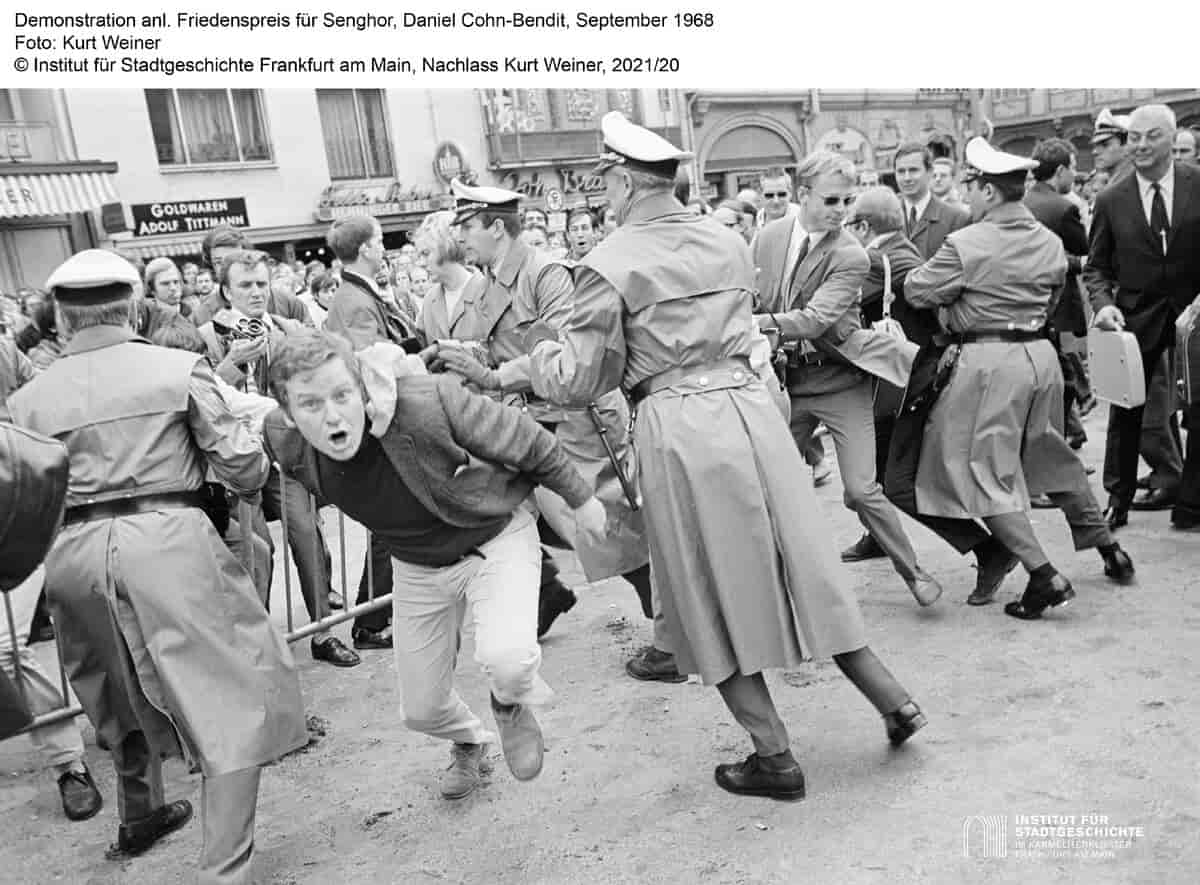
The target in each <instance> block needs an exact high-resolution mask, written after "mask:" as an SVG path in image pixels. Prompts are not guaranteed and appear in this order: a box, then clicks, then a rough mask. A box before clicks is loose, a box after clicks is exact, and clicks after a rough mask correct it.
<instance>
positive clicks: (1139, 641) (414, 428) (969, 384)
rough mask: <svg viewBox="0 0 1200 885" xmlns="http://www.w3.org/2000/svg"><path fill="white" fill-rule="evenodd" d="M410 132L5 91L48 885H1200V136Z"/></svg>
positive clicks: (12, 629) (8, 471)
mask: <svg viewBox="0 0 1200 885" xmlns="http://www.w3.org/2000/svg"><path fill="white" fill-rule="evenodd" d="M672 14H674V13H672ZM693 14H699V11H694V12H693V13H688V15H693ZM6 15H7V13H6ZM571 16H574V13H573V12H572V13H571ZM643 17H647V16H643ZM676 17H677V18H679V16H676ZM709 18H710V19H711V18H712V17H711V15H710V16H709ZM664 20H665V21H666V24H664V25H663V27H667V26H670V25H671V22H670V21H669V20H667V19H666V18H665V19H664ZM569 21H570V19H568V16H567V14H565V13H564V14H563V15H562V27H563V28H566V27H567V26H568V23H569ZM549 24H550V25H553V26H554V27H557V26H558V19H557V18H556V19H555V20H554V22H553V23H549ZM509 25H510V26H514V27H519V25H512V23H511V22H509ZM547 25H548V23H545V22H543V23H541V25H540V26H547ZM677 25H678V27H680V28H683V27H692V26H696V27H701V26H703V21H692V22H690V23H689V22H685V21H684V20H683V19H682V18H680V19H679V22H678V23H677ZM710 25H711V22H710ZM376 26H379V23H378V22H376V23H374V24H373V25H372V27H376ZM454 26H456V27H470V26H469V25H463V23H462V22H461V21H460V20H456V21H455V25H454ZM579 26H580V25H576V27H579ZM388 27H390V26H388ZM29 39H30V40H32V39H33V38H29ZM46 39H52V38H49V37H47V38H46ZM262 39H264V40H269V39H274V38H262ZM17 48H18V51H25V50H24V49H22V46H21V45H20V44H18V46H17ZM63 48H64V49H67V50H69V49H71V46H66V47H63ZM960 48H961V47H960ZM43 49H45V51H47V52H48V51H50V50H49V47H43ZM735 49H736V51H738V52H743V51H746V48H745V47H735ZM265 51H266V50H264V52H265ZM272 51H276V52H278V51H281V50H279V49H278V48H277V47H276V48H274V49H272ZM26 55H29V56H30V57H38V56H37V47H36V46H35V45H34V44H33V43H32V42H31V43H29V44H28V52H26ZM22 58H24V56H22V57H21V58H18V59H17V61H18V62H19V61H21V60H22ZM646 61H647V62H648V63H651V64H650V68H648V69H647V72H648V73H651V72H653V71H652V70H651V69H652V68H655V67H657V60H655V59H646ZM17 69H18V70H20V68H17ZM493 76H503V75H502V74H493ZM362 79H363V81H364V82H365V83H370V82H371V79H372V78H370V77H364V78H362ZM375 79H376V80H377V81H379V80H382V79H383V78H380V77H376V78H375ZM546 79H547V80H548V81H550V80H552V79H553V78H552V77H550V76H547V77H546ZM697 79H702V78H699V77H697ZM880 79H881V80H884V81H886V78H885V77H882V76H881V77H880ZM339 82H341V81H339ZM400 82H402V81H401V80H399V78H398V77H392V78H389V79H388V84H389V86H388V88H373V89H372V88H307V87H306V88H300V87H295V86H289V85H286V81H285V80H281V84H283V85H280V86H279V87H274V86H267V87H263V88H233V86H232V85H231V86H229V88H212V87H208V86H203V87H200V86H196V87H192V86H186V87H185V86H183V85H182V83H181V84H180V85H176V82H175V81H174V80H172V79H171V78H169V77H166V76H163V77H162V79H161V80H151V79H148V80H147V88H126V87H121V88H116V87H113V86H110V85H104V84H103V83H100V82H97V83H87V82H86V78H85V77H80V78H79V80H78V85H77V86H76V85H68V86H66V87H63V88H13V89H0V306H2V315H0V332H2V334H0V590H2V591H3V593H2V594H0V595H2V598H3V604H4V612H3V615H0V663H2V665H3V671H2V672H0V827H2V828H3V831H4V833H5V839H4V847H3V848H0V870H3V873H0V879H3V880H5V881H12V882H23V883H43V882H46V883H49V882H71V883H75V882H80V883H82V882H88V883H96V885H116V883H122V885H123V883H129V885H174V883H190V882H196V881H199V882H201V883H205V885H218V883H219V885H241V883H250V882H262V883H276V885H307V883H314V885H315V883H328V882H335V883H398V885H422V883H431V885H433V883H489V885H492V883H494V885H526V883H539V885H593V883H605V885H607V883H630V885H678V883H687V885H691V883H696V885H708V883H712V885H750V883H754V885H758V883H762V885H791V883H801V882H805V883H837V885H867V883H876V882H883V881H887V882H894V883H922V885H925V883H956V885H957V883H966V882H970V883H976V882H979V883H1015V882H1021V883H1028V882H1034V883H1042V882H1046V883H1049V882H1087V883H1130V882H1155V883H1184V882H1191V881H1194V879H1195V869H1196V865H1197V863H1198V862H1200V856H1198V854H1197V840H1196V838H1195V832H1196V821H1197V815H1198V814H1200V809H1198V807H1197V746H1196V739H1195V731H1194V728H1195V727H1197V726H1200V714H1197V712H1196V707H1195V704H1194V700H1195V696H1196V692H1195V684H1196V679H1197V677H1198V676H1200V673H1198V669H1197V659H1196V636H1197V627H1200V599H1198V598H1197V591H1198V590H1200V578H1198V577H1197V575H1198V574H1200V437H1193V436H1192V435H1191V433H1190V430H1191V429H1196V428H1197V427H1200V332H1198V331H1197V327H1198V325H1200V158H1198V151H1197V148H1198V141H1200V90H1193V89H1153V88H1145V89H1134V88H1112V89H1093V88H1021V89H1000V88H996V89H988V88H973V89H954V88H936V89H920V88H914V89H896V88H879V89H822V88H803V89H778V88H775V89H761V90H752V89H750V90H748V89H741V90H735V89H727V90H694V89H685V88H676V87H669V88H659V87H658V86H657V85H655V84H654V83H653V81H652V78H650V77H647V84H648V85H646V86H645V87H641V88H628V87H626V88H501V87H498V86H495V85H490V86H488V87H487V88H400V87H398V86H392V85H390V84H392V83H400ZM494 82H495V81H494V80H490V81H489V83H492V84H494ZM514 82H515V80H514ZM525 82H527V80H526V81H525ZM597 82H598V83H599V84H600V85H603V82H604V81H603V80H598V81H597ZM243 85H245V84H243ZM1189 870H1191V872H1189Z"/></svg>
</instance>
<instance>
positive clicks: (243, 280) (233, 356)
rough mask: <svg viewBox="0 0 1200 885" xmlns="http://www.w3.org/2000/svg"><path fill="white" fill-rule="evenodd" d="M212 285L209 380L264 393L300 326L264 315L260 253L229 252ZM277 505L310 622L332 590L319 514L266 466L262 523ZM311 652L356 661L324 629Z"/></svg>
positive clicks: (204, 332)
mask: <svg viewBox="0 0 1200 885" xmlns="http://www.w3.org/2000/svg"><path fill="white" fill-rule="evenodd" d="M218 284H219V286H220V288H219V290H218V293H219V298H220V299H221V304H222V305H223V307H222V308H221V309H219V310H217V311H216V313H215V314H214V315H213V318H212V320H211V321H209V322H207V323H205V324H204V325H203V326H201V327H200V328H199V332H200V337H201V338H203V339H204V343H205V345H206V346H207V348H208V356H209V360H210V361H211V362H212V364H213V366H214V371H215V372H216V374H217V376H218V377H219V378H221V379H222V380H224V381H225V382H227V383H228V384H230V385H232V386H233V387H235V388H237V389H238V390H242V391H247V392H249V393H260V394H263V395H264V396H265V395H268V393H269V391H270V385H269V384H268V381H267V373H268V370H269V366H270V362H271V357H272V355H273V353H274V351H275V350H277V349H278V348H279V346H280V345H281V344H282V343H283V341H284V339H285V338H286V337H287V336H289V335H294V334H296V333H297V332H299V331H301V330H302V329H303V328H304V326H303V325H301V324H300V323H297V322H296V321H295V320H289V319H286V318H284V317H279V316H272V315H271V314H269V313H268V312H267V301H268V297H269V296H268V292H269V288H270V272H269V271H268V268H267V255H266V253H264V252H255V251H250V250H237V251H233V252H230V253H228V254H227V255H225V256H224V258H223V259H222V260H221V266H220V268H219V270H218ZM285 507H286V509H287V521H286V522H287V543H288V546H289V547H290V548H291V551H292V558H293V559H294V560H295V563H296V573H297V575H298V576H299V579H300V592H301V594H302V595H303V596H304V605H305V608H306V609H307V610H308V615H309V617H310V618H311V619H312V620H314V621H317V620H320V619H322V618H325V617H327V616H328V615H329V611H330V609H329V595H330V593H331V592H332V591H333V588H332V587H331V585H330V574H331V572H332V562H331V559H330V555H329V548H328V547H327V546H326V545H325V538H324V536H323V535H322V534H321V530H320V514H319V513H318V512H317V510H316V508H315V507H314V506H313V501H312V498H311V497H310V496H309V494H308V493H307V492H306V491H305V490H304V488H303V487H302V486H301V485H300V484H299V483H297V482H295V481H294V480H290V479H285V478H282V477H280V475H279V472H278V471H277V470H276V469H275V468H274V467H273V466H272V468H271V474H270V476H269V477H268V479H267V484H266V486H265V487H264V488H263V493H262V509H263V514H264V516H265V517H266V518H267V519H268V520H275V519H279V518H281V515H282V510H283V509H284V508H285ZM311 647H312V655H313V659H314V660H318V661H325V662H327V663H330V664H333V665H334V666H335V667H353V666H355V665H357V664H358V663H360V658H359V656H358V655H357V654H355V653H354V652H353V651H351V650H350V649H349V648H347V647H346V646H345V645H344V644H343V643H342V641H341V640H340V639H338V638H337V637H335V636H333V635H332V634H331V633H329V631H328V630H323V631H321V632H319V633H316V634H314V636H313V639H312V646H311Z"/></svg>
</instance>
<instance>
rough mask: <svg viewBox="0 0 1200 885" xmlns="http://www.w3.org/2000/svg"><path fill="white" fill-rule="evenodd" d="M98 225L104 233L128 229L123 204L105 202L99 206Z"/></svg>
mask: <svg viewBox="0 0 1200 885" xmlns="http://www.w3.org/2000/svg"><path fill="white" fill-rule="evenodd" d="M100 226H101V227H103V228H104V232H105V233H106V234H115V233H120V232H121V231H126V230H129V225H127V224H126V223H125V206H124V204H122V203H105V204H104V205H103V206H101V207H100Z"/></svg>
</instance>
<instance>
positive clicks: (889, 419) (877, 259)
mask: <svg viewBox="0 0 1200 885" xmlns="http://www.w3.org/2000/svg"><path fill="white" fill-rule="evenodd" d="M903 228H904V213H903V210H902V209H901V208H900V198H899V197H897V196H896V194H895V192H894V191H893V190H892V189H891V188H889V187H883V186H879V187H873V188H870V189H868V190H866V191H863V192H862V193H861V194H859V195H858V199H857V200H855V201H854V209H853V210H852V213H851V217H850V218H849V219H847V222H846V230H848V231H849V232H850V233H852V234H853V235H854V236H855V237H857V238H858V241H859V242H860V243H862V245H863V248H865V249H866V250H867V258H868V259H869V260H870V262H871V269H870V270H869V271H868V272H867V278H866V281H865V282H864V283H863V286H862V299H861V305H860V306H861V310H862V317H863V323H864V324H865V325H867V326H870V325H871V324H872V323H875V322H878V321H879V320H881V319H882V318H883V316H884V303H885V300H889V301H890V303H889V304H888V310H887V313H888V314H889V315H890V316H891V317H892V319H894V320H895V321H896V322H898V323H899V324H900V327H901V328H902V329H904V334H905V335H906V336H907V337H908V340H909V341H911V342H913V343H914V344H916V345H918V346H920V347H924V346H925V345H927V344H929V342H930V341H931V340H932V339H933V336H934V335H935V334H937V332H938V321H937V314H936V313H935V312H934V311H932V310H919V309H917V308H915V307H912V306H910V305H909V303H908V302H907V301H905V300H904V280H905V278H906V277H907V276H908V272H909V271H910V270H912V269H913V268H914V267H919V266H920V265H921V255H920V253H918V252H917V247H916V246H914V245H913V244H912V241H911V240H909V239H908V237H906V236H905V235H904V229H903ZM885 262H886V266H887V270H886V272H885V269H884V266H885ZM885 278H890V280H891V289H890V293H885V292H884V285H885V283H884V280H885ZM889 295H890V297H889ZM891 299H894V300H891ZM903 393H904V391H903V389H901V388H899V387H895V386H893V385H890V384H887V383H885V382H883V381H878V382H876V387H875V478H876V480H877V481H878V480H881V479H882V478H883V476H884V474H885V473H886V472H887V460H888V448H889V446H890V445H891V440H892V431H893V429H894V428H895V424H896V410H897V409H898V408H899V407H900V400H901V398H902V397H903ZM885 556H887V553H886V551H884V549H883V548H882V547H881V546H879V542H878V541H876V540H875V538H874V537H873V536H872V535H871V533H870V532H864V533H863V536H862V537H861V538H859V539H858V541H856V542H855V543H854V544H852V545H851V546H850V547H847V548H846V549H845V550H843V551H842V561H843V562H861V561H862V560H866V559H879V558H882V557H885Z"/></svg>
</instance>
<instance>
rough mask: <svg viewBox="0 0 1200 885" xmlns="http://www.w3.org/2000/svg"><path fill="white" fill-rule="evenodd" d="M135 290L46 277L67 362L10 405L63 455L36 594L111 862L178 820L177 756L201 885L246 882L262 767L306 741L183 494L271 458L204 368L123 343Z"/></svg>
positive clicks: (269, 647)
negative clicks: (100, 795) (58, 526)
mask: <svg viewBox="0 0 1200 885" xmlns="http://www.w3.org/2000/svg"><path fill="white" fill-rule="evenodd" d="M136 279H137V275H136V273H135V271H134V270H133V268H132V267H130V266H129V264H128V262H126V261H124V260H123V259H121V258H120V257H118V256H116V255H114V254H112V253H110V252H105V251H103V250H99V249H89V250H86V251H84V252H81V253H78V254H76V255H74V256H72V257H71V258H69V259H68V260H67V261H65V262H64V263H63V264H62V265H61V266H60V267H59V268H58V269H57V270H55V271H54V273H53V274H51V276H50V279H49V280H48V281H47V286H48V287H50V288H51V289H52V290H53V291H54V293H55V298H56V302H57V311H58V322H57V325H58V328H60V329H62V330H63V332H64V334H65V335H66V337H67V338H69V344H68V345H67V350H66V353H65V354H64V355H63V357H62V358H61V359H59V360H58V361H57V362H55V363H54V364H53V365H52V366H50V368H49V369H47V370H46V371H45V372H43V373H42V374H41V375H39V376H38V377H36V378H34V379H33V380H32V381H31V382H30V383H29V384H27V385H26V386H25V387H23V388H22V389H20V390H18V391H16V393H14V394H13V396H12V398H11V399H10V400H9V406H10V409H11V411H12V415H13V419H14V421H15V423H17V424H19V425H21V426H24V427H28V428H30V429H32V430H34V431H37V432H40V433H43V434H45V435H48V436H53V437H54V438H56V439H58V440H59V441H60V442H62V443H64V444H65V445H66V448H67V452H68V455H69V458H70V479H69V484H68V489H67V510H66V515H65V518H64V520H63V522H64V528H63V531H62V533H61V535H60V536H59V538H58V540H57V542H56V543H55V545H54V547H53V549H52V550H51V551H50V554H49V556H48V557H47V560H46V588H47V595H48V598H49V601H50V605H51V608H52V610H53V612H54V624H55V628H56V630H57V632H58V639H59V643H60V650H61V652H62V655H63V658H64V664H65V668H66V671H67V673H68V674H69V676H70V678H71V683H72V687H73V688H74V690H75V694H76V696H77V697H78V698H79V702H80V704H82V706H83V708H84V711H85V712H86V713H87V715H88V718H89V719H90V720H91V721H92V724H93V725H94V726H95V729H96V738H97V743H98V744H99V745H100V746H101V747H104V748H106V749H108V750H110V751H111V752H112V754H113V762H114V766H115V768H116V770H117V776H118V779H117V790H118V809H119V812H120V817H121V826H120V829H119V830H118V836H117V843H116V845H115V846H114V848H113V849H112V850H111V856H113V857H128V856H136V855H138V854H141V853H143V852H145V851H147V850H148V849H149V848H150V847H151V846H152V845H154V844H155V843H156V842H157V841H158V840H159V839H161V838H162V837H163V836H165V835H166V834H167V833H170V832H173V831H174V830H177V829H179V828H180V827H182V826H183V825H184V824H186V823H187V821H188V820H189V819H190V818H191V815H192V807H191V805H190V803H188V802H187V801H184V800H181V801H177V802H172V803H170V804H166V803H165V802H164V799H163V782H162V771H161V760H162V759H163V758H165V757H167V756H184V757H185V758H186V759H187V760H188V761H189V762H191V763H193V764H194V765H195V766H196V767H198V768H199V770H200V771H201V773H202V775H203V787H202V803H203V825H204V838H203V847H202V849H201V855H200V869H199V881H200V882H201V883H204V885H217V883H249V882H250V881H252V876H253V870H252V861H253V857H254V818H255V806H256V804H257V799H258V788H259V775H260V769H261V766H263V765H266V764H268V763H270V762H272V761H273V760H275V759H278V758H279V757H281V756H283V755H284V754H286V753H289V752H291V751H292V750H295V749H297V748H299V747H300V746H303V745H304V743H305V742H306V740H307V735H306V733H305V727H304V716H303V706H302V699H301V694H300V683H299V680H298V679H297V676H296V667H295V662H294V661H293V659H292V655H291V652H290V650H289V649H288V647H287V644H286V643H285V642H284V640H283V637H282V636H280V635H279V632H278V631H277V630H276V629H275V627H274V626H273V625H272V624H271V620H270V617H269V616H268V614H267V612H266V610H265V609H264V608H263V607H262V604H261V603H260V602H259V599H258V597H257V596H256V594H255V591H254V586H253V584H252V583H251V581H250V578H249V577H248V576H247V575H246V573H245V571H244V570H243V569H242V568H241V566H240V565H239V564H238V562H237V560H236V559H234V557H233V555H232V554H231V553H230V552H229V550H228V549H227V548H226V546H225V543H224V542H223V541H222V540H221V537H220V536H219V535H218V534H217V532H216V531H215V530H214V528H213V526H212V523H211V521H210V520H209V518H208V516H207V515H206V514H205V512H204V510H203V509H202V500H201V499H200V497H199V495H198V492H199V490H200V488H201V486H202V484H203V482H204V473H205V469H206V468H208V467H211V468H212V469H213V470H214V471H215V472H216V474H217V476H218V477H219V478H220V480H221V482H223V483H225V484H226V485H228V486H229V487H230V488H231V489H233V490H234V491H236V492H237V493H239V494H243V495H245V494H252V493H254V492H255V491H257V489H258V488H259V487H260V486H261V485H262V483H263V482H264V481H265V479H266V476H267V467H268V462H267V458H266V456H265V454H264V453H263V450H262V446H261V445H260V443H259V441H258V440H257V439H256V438H255V437H254V436H253V435H252V434H251V433H250V431H249V429H248V428H246V427H245V426H243V425H242V424H241V423H240V422H239V421H238V420H237V419H236V418H235V417H234V416H233V414H232V413H231V412H230V411H229V408H228V406H227V405H226V404H225V400H224V398H223V397H222V396H221V394H220V392H219V390H218V389H217V387H216V383H215V381H214V378H213V373H212V370H211V369H209V368H208V366H207V365H206V364H205V363H204V358H203V357H201V356H198V355H197V354H194V353H185V352H183V351H178V350H168V349H166V348H161V347H155V346H153V345H151V344H149V343H148V342H146V341H145V340H143V339H141V338H139V337H138V336H136V335H135V334H134V333H133V331H132V330H131V328H130V319H131V309H132V297H133V288H132V286H133V282H134V281H135V280H136Z"/></svg>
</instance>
